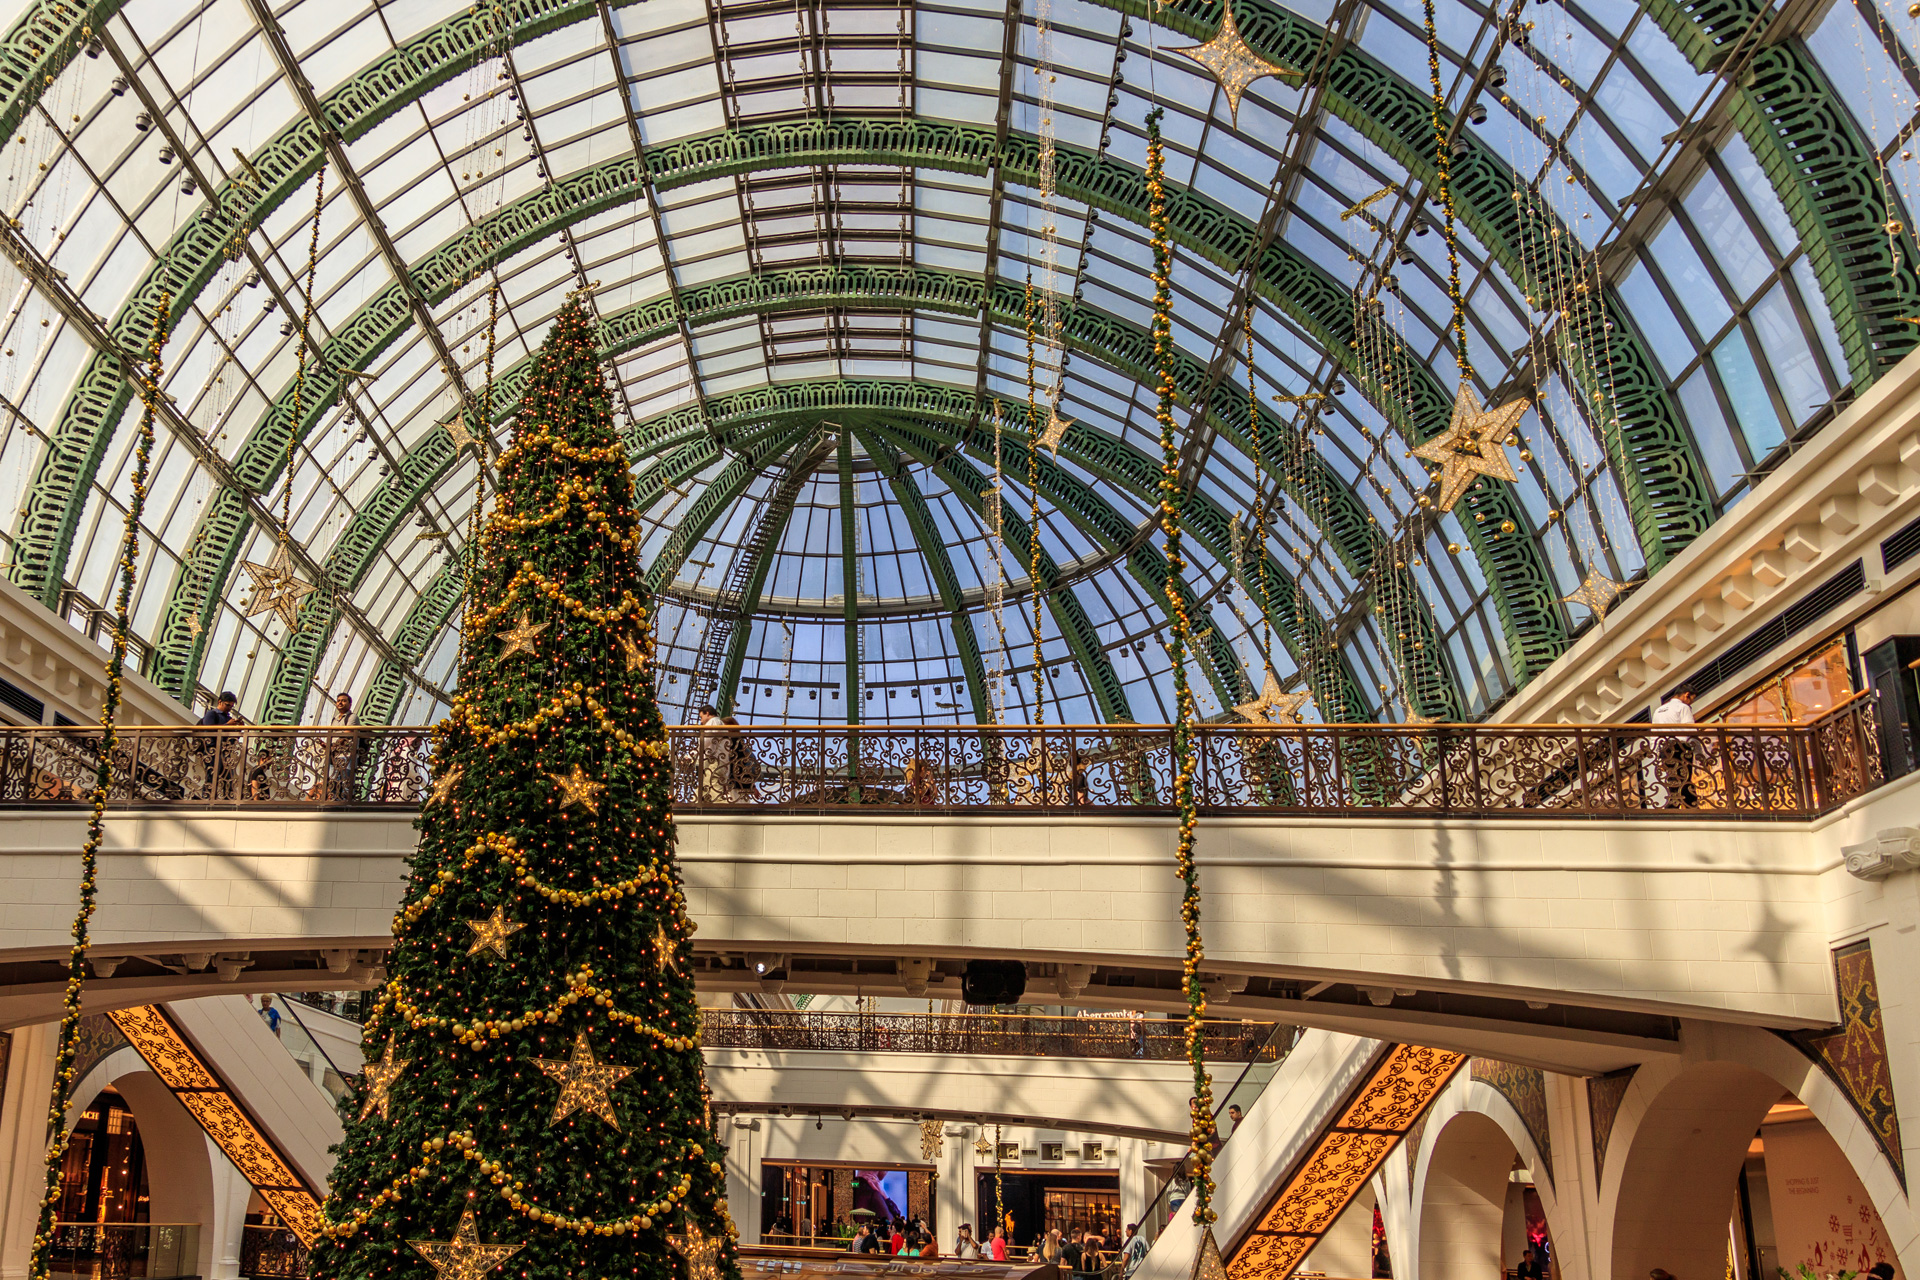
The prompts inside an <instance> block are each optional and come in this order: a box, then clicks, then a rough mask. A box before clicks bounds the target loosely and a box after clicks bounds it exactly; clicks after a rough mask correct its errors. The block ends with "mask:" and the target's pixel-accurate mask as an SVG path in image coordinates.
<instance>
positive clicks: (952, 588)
mask: <svg viewBox="0 0 1920 1280" xmlns="http://www.w3.org/2000/svg"><path fill="white" fill-rule="evenodd" d="M853 435H855V436H857V437H858V438H859V440H860V445H861V447H862V448H863V449H865V450H866V452H867V456H868V457H869V458H871V459H873V465H874V466H875V467H877V468H878V469H879V471H880V474H881V475H882V476H884V477H885V478H886V481H887V485H888V487H890V488H891V489H892V490H893V498H894V501H896V502H898V503H899V504H900V509H901V510H902V511H903V512H905V513H906V516H907V524H908V525H909V526H911V527H912V529H913V537H914V541H916V542H917V543H919V545H920V554H921V556H923V557H924V558H925V559H926V562H927V572H928V573H930V574H932V575H933V589H934V590H935V591H937V592H939V593H940V607H941V608H942V609H945V610H946V611H947V624H948V626H949V628H950V629H951V630H952V632H953V650H954V652H955V653H957V654H958V655H959V656H960V670H961V672H962V673H963V674H964V675H965V676H966V678H967V700H968V701H969V702H971V703H972V704H973V719H974V723H975V724H992V723H993V702H992V700H991V699H990V698H989V697H988V696H987V667H986V663H985V662H983V661H981V658H980V637H979V636H977V635H975V634H974V631H973V619H972V618H970V617H968V616H967V612H966V610H965V609H964V608H962V607H961V603H960V580H959V579H958V578H957V577H955V576H954V572H953V557H952V556H950V555H948V554H947V543H946V539H944V538H942V537H941V536H940V529H939V526H937V525H936V524H935V523H934V520H933V511H932V509H931V508H930V507H928V506H927V496H926V495H925V494H924V493H921V492H920V486H919V485H918V484H916V483H915V482H914V479H913V477H912V476H911V475H909V474H908V473H907V470H906V468H905V467H902V466H901V465H900V459H899V458H898V457H896V456H895V455H894V452H893V450H892V449H891V448H890V447H888V446H887V445H884V444H882V443H881V442H880V439H879V437H878V436H876V435H874V434H873V433H871V432H866V431H859V430H856V431H854V432H853ZM841 439H842V445H841V448H842V449H843V450H845V449H846V448H847V447H848V446H847V443H846V441H847V437H846V436H845V435H844V434H843V435H842V437H841Z"/></svg>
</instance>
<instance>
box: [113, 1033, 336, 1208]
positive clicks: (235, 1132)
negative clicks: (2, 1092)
mask: <svg viewBox="0 0 1920 1280" xmlns="http://www.w3.org/2000/svg"><path fill="white" fill-rule="evenodd" d="M107 1016H108V1017H110V1018H112V1019H113V1022H114V1025H115V1026H117V1027H119V1028H120V1034H121V1035H123V1036H125V1037H126V1038H127V1043H128V1044H131V1045H132V1046H133V1047H134V1049H135V1050H136V1051H137V1052H138V1053H139V1054H140V1056H141V1057H142V1058H144V1059H146V1063H147V1065H148V1066H149V1067H151V1068H153V1074H155V1075H157V1076H159V1077H160V1081H161V1083H162V1084H164V1085H166V1086H167V1088H168V1089H170V1090H171V1091H172V1092H173V1096H174V1097H176V1098H178V1099H179V1100H180V1105H181V1106H183V1107H185V1108H186V1109H187V1114H188V1115H190V1116H192V1117H193V1118H194V1120H195V1122H196V1123H198V1124H199V1126H200V1127H201V1128H202V1129H205V1130H206V1131H207V1136H208V1137H209V1138H212V1139H213V1141H214V1143H215V1145H217V1146H218V1147H219V1148H220V1150H221V1151H222V1152H223V1153H225V1155H226V1157H227V1159H229V1160H231V1161H233V1166H234V1168H236V1169H238V1170H239V1171H240V1176H241V1177H243V1178H245V1179H246V1180H247V1181H248V1182H249V1183H251V1184H252V1185H253V1189H254V1190H255V1191H258V1192H259V1193H260V1198H261V1199H262V1200H263V1201H265V1202H266V1204H267V1207H268V1208H270V1209H272V1210H273V1211H274V1212H275V1213H277V1214H279V1215H280V1217H281V1220H282V1221H284V1222H285V1223H286V1224H287V1227H288V1229H289V1230H291V1231H292V1232H293V1234H294V1235H296V1236H298V1237H300V1243H301V1244H304V1245H308V1246H311V1245H312V1244H313V1242H314V1241H315V1240H318V1239H319V1238H320V1197H319V1196H318V1195H316V1194H314V1191H313V1189H312V1188H311V1187H309V1186H307V1184H306V1183H305V1182H303V1181H302V1180H301V1178H300V1175H299V1174H298V1173H296V1172H294V1167H293V1162H292V1161H291V1160H289V1159H287V1157H286V1155H285V1153H284V1152H282V1151H281V1150H280V1148H279V1147H278V1146H277V1145H276V1144H275V1143H274V1141H273V1139H272V1138H270V1137H268V1136H267V1133H266V1131H265V1130H264V1129H262V1128H261V1127H260V1126H259V1125H258V1124H256V1123H254V1120H253V1117H252V1116H250V1115H248V1114H247V1111H246V1108H245V1107H243V1106H242V1105H241V1104H240V1100H239V1099H238V1098H236V1097H234V1096H233V1093H232V1091H231V1090H230V1089H229V1088H228V1087H227V1083H226V1081H224V1080H222V1079H221V1078H220V1076H219V1073H217V1072H216V1071H214V1069H213V1067H212V1066H211V1065H210V1064H209V1063H208V1062H207V1060H206V1059H205V1058H203V1057H202V1056H201V1055H200V1051H199V1049H198V1048H196V1047H195V1046H194V1044H193V1042H192V1041H190V1040H188V1039H187V1037H186V1036H185V1035H183V1034H182V1033H181V1031H180V1028H179V1027H178V1026H177V1025H176V1024H175V1023H174V1021H173V1019H172V1018H170V1017H168V1016H167V1012H166V1010H165V1009H163V1008H161V1007H160V1006H158V1005H142V1006H140V1007H139V1008H137V1009H120V1010H117V1011H115V1012H113V1013H110V1014H108V1015H107Z"/></svg>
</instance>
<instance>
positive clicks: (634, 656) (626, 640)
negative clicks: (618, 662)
mask: <svg viewBox="0 0 1920 1280" xmlns="http://www.w3.org/2000/svg"><path fill="white" fill-rule="evenodd" d="M620 652H622V653H624V654H626V655H627V670H629V671H640V670H644V669H645V667H646V665H647V650H646V647H645V646H644V645H642V644H641V643H640V642H639V641H638V640H635V639H634V638H633V637H632V636H621V637H620Z"/></svg>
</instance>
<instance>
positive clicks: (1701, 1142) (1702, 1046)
mask: <svg viewBox="0 0 1920 1280" xmlns="http://www.w3.org/2000/svg"><path fill="white" fill-rule="evenodd" d="M1682 1046H1683V1048H1682V1053H1681V1054H1680V1056H1679V1057H1678V1058H1672V1059H1662V1060H1658V1061H1654V1062H1649V1063H1647V1064H1646V1065H1644V1066H1642V1067H1641V1068H1640V1070H1639V1072H1638V1073H1636V1074H1635V1076H1634V1078H1633V1083H1632V1084H1631V1085H1630V1086H1629V1087H1628V1089H1627V1095H1626V1097H1625V1099H1624V1100H1623V1101H1622V1102H1621V1105H1620V1112H1619V1114H1618V1115H1617V1116H1616V1117H1615V1119H1614V1125H1613V1135H1612V1139H1611V1142H1610V1144H1609V1146H1608V1149H1607V1160H1606V1166H1605V1168H1604V1169H1603V1170H1602V1173H1601V1181H1600V1190H1599V1201H1600V1203H1599V1208H1600V1213H1599V1217H1598V1221H1599V1222H1600V1223H1601V1224H1602V1230H1601V1231H1599V1232H1597V1233H1596V1236H1595V1239H1594V1241H1593V1248H1594V1255H1595V1262H1596V1267H1595V1273H1596V1274H1597V1275H1605V1276H1611V1277H1613V1280H1644V1277H1645V1276H1646V1274H1647V1271H1648V1269H1649V1267H1654V1266H1660V1267H1665V1268H1666V1269H1667V1270H1668V1271H1671V1272H1673V1274H1674V1275H1675V1276H1676V1277H1678V1280H1696V1278H1697V1277H1702V1276H1705V1277H1708V1280H1711V1277H1718V1276H1720V1275H1721V1274H1723V1272H1724V1270H1725V1250H1726V1225H1725V1224H1726V1221H1727V1217H1728V1215H1729V1213H1730V1212H1731V1208H1732V1204H1733V1197H1734V1194H1735V1182H1736V1179H1737V1177H1738V1172H1739V1167H1740V1163H1741V1162H1742V1161H1743V1160H1744V1159H1745V1158H1746V1149H1747V1145H1748V1143H1749V1141H1750V1140H1751V1139H1752V1137H1753V1133H1754V1131H1755V1130H1756V1129H1757V1128H1758V1127H1759V1125H1760V1121H1761V1119H1762V1117H1764V1116H1765V1115H1766V1112H1767V1108H1768V1107H1769V1106H1771V1105H1772V1104H1773V1103H1774V1102H1776V1101H1778V1100H1779V1098H1780V1095H1781V1094H1782V1093H1791V1094H1793V1095H1794V1096H1795V1097H1797V1098H1799V1099H1800V1101H1801V1102H1803V1103H1805V1104H1806V1106H1807V1108H1808V1109H1809V1110H1810V1111H1812V1112H1813V1115H1814V1118H1815V1119H1817V1120H1819V1121H1820V1123H1821V1125H1822V1126H1824V1127H1825V1129H1826V1131H1827V1133H1828V1134H1829V1135H1830V1136H1832V1138H1833V1139H1834V1141H1835V1142H1836V1143H1838V1144H1839V1146H1840V1150H1841V1151H1842V1152H1844V1153H1845V1155H1846V1157H1847V1162H1848V1164H1849V1165H1850V1166H1851V1167H1852V1169H1853V1171H1854V1173H1855V1174H1856V1175H1857V1176H1858V1177H1859V1179H1860V1182H1861V1185H1862V1186H1864V1187H1865V1188H1866V1192H1867V1195H1868V1198H1869V1199H1870V1200H1871V1201H1872V1202H1873V1207H1874V1209H1875V1211H1876V1212H1878V1213H1879V1215H1880V1220H1881V1223H1882V1224H1883V1225H1884V1226H1885V1227H1886V1230H1887V1235H1888V1238H1889V1240H1890V1241H1891V1242H1892V1243H1893V1245H1894V1249H1895V1251H1896V1253H1897V1254H1898V1255H1899V1259H1900V1268H1901V1270H1902V1271H1903V1272H1905V1273H1909V1274H1912V1273H1915V1272H1916V1271H1920V1217H1916V1215H1915V1213H1914V1209H1913V1205H1912V1202H1911V1201H1910V1199H1909V1198H1908V1196H1907V1193H1906V1192H1905V1191H1904V1190H1902V1189H1901V1186H1900V1180H1899V1178H1898V1177H1897V1176H1896V1175H1895V1174H1894V1171H1893V1168H1892V1166H1891V1165H1889V1164H1888V1163H1887V1160H1886V1158H1885V1157H1884V1156H1883V1155H1881V1153H1880V1148H1879V1146H1878V1145H1877V1144H1876V1143H1875V1141H1874V1137H1873V1134H1872V1132H1871V1131H1870V1130H1869V1129H1868V1128H1867V1126H1866V1124H1865V1122H1863V1121H1862V1120H1861V1119H1860V1117H1859V1115H1858V1113H1856V1112H1855V1111H1854V1109H1853V1105H1852V1104H1851V1103H1850V1102H1849V1101H1848V1100H1847V1098H1846V1096H1845V1095H1844V1094H1843V1093H1842V1092H1841V1091H1840V1089H1839V1087H1838V1086H1837V1085H1835V1084H1834V1083H1833V1081H1832V1080H1831V1079H1829V1078H1828V1077H1827V1075H1826V1073H1825V1072H1824V1071H1822V1070H1821V1069H1820V1067H1819V1066H1817V1065H1816V1064H1815V1063H1813V1062H1812V1061H1810V1060H1809V1059H1808V1058H1807V1057H1806V1056H1805V1055H1804V1054H1802V1053H1801V1052H1800V1051H1799V1050H1798V1049H1796V1048H1794V1047H1793V1046H1792V1045H1790V1044H1788V1043H1787V1042H1786V1041H1785V1040H1783V1039H1781V1038H1780V1037H1779V1036H1776V1035H1773V1034H1771V1033H1769V1032H1766V1031H1762V1030H1759V1029H1757V1028H1752V1027H1735V1026H1727V1025H1721V1024H1692V1023H1690V1024H1688V1026H1687V1028H1686V1030H1685V1033H1684V1034H1683V1036H1682ZM1677 1115H1687V1116H1689V1117H1690V1118H1689V1120H1688V1122H1687V1123H1686V1124H1685V1125H1677V1124H1666V1123H1664V1121H1666V1120H1667V1119H1668V1118H1669V1117H1670V1116H1677ZM1629 1179H1631V1181H1632V1185H1629ZM1722 1192H1724V1194H1722ZM1662 1259H1667V1260H1662ZM1676 1264H1677V1265H1676ZM1683 1267H1684V1268H1686V1269H1684V1270H1683Z"/></svg>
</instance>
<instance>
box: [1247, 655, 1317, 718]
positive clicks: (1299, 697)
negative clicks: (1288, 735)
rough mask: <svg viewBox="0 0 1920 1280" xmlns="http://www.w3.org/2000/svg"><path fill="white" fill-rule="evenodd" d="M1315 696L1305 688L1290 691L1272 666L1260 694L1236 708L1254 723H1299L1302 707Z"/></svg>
mask: <svg viewBox="0 0 1920 1280" xmlns="http://www.w3.org/2000/svg"><path fill="white" fill-rule="evenodd" d="M1311 697H1313V695H1312V694H1311V693H1308V692H1307V691H1306V690H1305V689H1301V690H1299V691H1298V692H1295V693H1288V692H1287V691H1286V690H1285V689H1282V688H1281V687H1280V680H1279V678H1278V677H1277V676H1275V675H1274V674H1273V671H1272V669H1271V668H1269V669H1268V671H1267V678H1266V681H1265V683H1263V684H1262V685H1261V687H1260V696H1259V697H1257V698H1255V699H1254V700H1253V701H1252V702H1243V703H1241V704H1239V705H1238V706H1236V707H1235V708H1234V710H1235V711H1237V712H1239V713H1240V715H1241V716H1242V717H1243V718H1244V719H1246V720H1247V721H1249V722H1250V723H1252V724H1299V723H1300V708H1301V707H1304V706H1305V705H1306V704H1307V700H1308V699H1309V698H1311Z"/></svg>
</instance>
